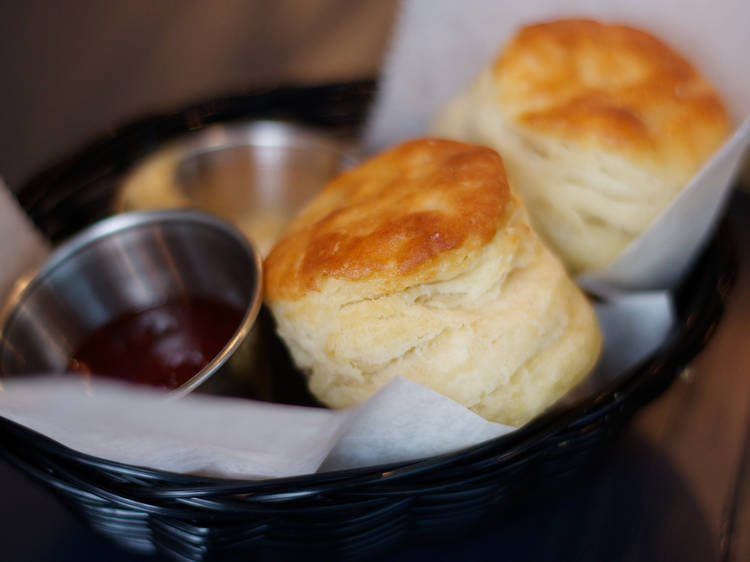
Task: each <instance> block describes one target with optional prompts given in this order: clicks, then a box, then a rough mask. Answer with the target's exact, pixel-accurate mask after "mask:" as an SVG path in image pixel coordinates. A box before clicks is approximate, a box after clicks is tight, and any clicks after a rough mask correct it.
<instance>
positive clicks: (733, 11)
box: [365, 0, 750, 296]
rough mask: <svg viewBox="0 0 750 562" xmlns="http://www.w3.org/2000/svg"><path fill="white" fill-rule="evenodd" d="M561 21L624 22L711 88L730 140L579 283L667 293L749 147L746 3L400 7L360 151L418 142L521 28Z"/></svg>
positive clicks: (446, 2)
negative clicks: (724, 113) (612, 257)
mask: <svg viewBox="0 0 750 562" xmlns="http://www.w3.org/2000/svg"><path fill="white" fill-rule="evenodd" d="M562 17H588V18H594V19H598V20H600V21H609V22H622V23H628V24H631V25H634V26H636V27H639V28H641V29H644V30H646V31H650V32H652V33H653V34H655V35H656V36H658V37H660V38H661V39H663V40H664V41H666V42H667V43H668V44H670V45H672V46H673V47H674V48H676V49H677V50H678V51H679V52H681V53H683V54H684V55H685V56H686V57H687V58H688V59H689V60H690V61H691V62H692V63H693V64H694V65H695V66H696V67H697V68H698V69H699V71H700V72H701V73H702V74H703V75H704V76H706V78H707V79H708V80H709V81H710V82H711V83H713V84H714V85H715V86H716V88H717V89H718V90H719V93H720V94H721V96H722V98H723V99H724V101H725V102H726V104H727V107H728V109H729V111H730V114H731V116H732V119H733V121H734V123H735V130H734V134H733V135H732V137H731V138H730V139H728V140H727V142H726V143H725V144H724V146H723V147H722V148H721V149H720V150H719V151H718V152H717V154H716V155H715V157H714V158H713V159H712V160H711V161H710V162H708V163H707V164H706V165H705V166H704V168H703V169H702V170H701V171H700V172H699V173H698V174H697V175H696V176H695V178H694V179H693V181H692V182H691V183H690V184H689V185H688V186H687V187H686V188H685V189H684V190H683V191H682V193H681V194H680V195H679V196H678V197H677V198H676V199H675V200H674V201H673V203H672V205H671V206H669V207H668V208H667V209H666V210H665V211H664V212H663V214H662V215H661V216H660V217H659V218H657V220H656V221H655V222H654V223H653V224H652V226H651V228H649V230H648V231H647V232H646V233H644V234H643V235H642V236H640V237H639V238H638V239H636V240H634V241H633V242H632V243H631V244H630V245H629V246H628V247H627V248H626V249H625V250H624V252H623V253H622V254H621V255H620V257H619V259H617V260H616V261H615V262H614V263H613V264H611V265H610V266H609V267H607V268H605V269H603V270H600V271H597V272H592V273H590V274H588V275H586V276H585V277H582V278H581V279H579V281H580V282H581V283H582V284H583V285H585V286H587V287H588V288H589V289H591V290H594V291H596V292H599V293H601V294H604V295H609V296H611V295H614V294H622V293H623V292H627V291H633V290H638V291H641V290H659V289H664V288H668V287H671V286H673V285H674V283H675V282H676V281H677V280H678V279H679V278H680V277H681V276H682V275H683V273H684V272H685V271H686V269H687V268H688V267H689V266H690V264H691V262H692V260H693V259H694V258H695V257H696V255H697V253H698V252H699V250H700V248H701V247H702V245H703V244H704V243H705V241H706V237H707V235H708V234H709V233H710V231H711V229H712V227H713V226H714V224H715V222H716V220H717V218H718V217H719V215H720V213H721V209H722V207H723V205H724V204H725V202H726V200H727V197H728V194H729V191H730V188H731V184H732V179H733V178H734V177H735V175H736V173H737V171H738V168H739V164H740V160H741V159H742V157H743V154H744V152H745V151H746V149H747V146H748V144H749V143H750V72H748V71H747V69H748V62H747V57H748V53H750V24H748V22H750V2H747V1H746V0H722V1H720V2H716V1H713V0H658V1H652V0H630V1H628V2H614V1H610V2H606V1H595V0H526V1H524V2H498V1H497V0H462V1H461V2H456V1H454V0H404V2H403V3H402V5H401V10H400V15H399V18H398V21H397V25H396V28H395V32H394V35H393V38H392V42H391V48H390V52H389V55H388V56H387V58H386V62H385V65H384V68H383V70H382V76H381V86H380V92H379V95H378V97H377V100H376V104H375V107H374V108H373V111H372V114H371V119H370V123H369V126H368V129H367V131H366V137H365V145H366V146H367V148H368V150H369V151H376V150H380V149H382V148H385V147H387V146H390V145H393V144H395V143H397V142H400V141H402V140H404V139H406V138H411V137H417V136H423V135H424V134H425V131H427V128H428V125H429V122H430V120H431V119H432V117H433V116H434V115H435V114H436V113H437V112H438V111H439V110H440V109H441V108H443V106H444V105H445V104H446V103H447V102H448V101H449V100H450V99H451V98H452V97H453V96H455V95H456V94H457V93H459V92H460V91H462V90H463V89H465V88H466V87H467V86H468V85H469V84H470V83H471V82H472V81H473V79H474V78H475V77H476V76H477V75H478V74H479V72H480V71H481V70H482V69H483V68H484V67H485V66H486V65H488V64H489V63H490V61H492V59H493V58H494V57H495V55H496V54H497V52H499V50H500V48H501V47H502V45H503V44H504V43H505V42H506V41H508V40H509V39H510V38H511V37H512V35H513V34H514V33H515V32H516V30H518V28H519V27H521V26H523V25H525V24H528V23H533V22H537V21H543V20H549V19H554V18H562Z"/></svg>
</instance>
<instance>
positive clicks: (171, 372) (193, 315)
mask: <svg viewBox="0 0 750 562" xmlns="http://www.w3.org/2000/svg"><path fill="white" fill-rule="evenodd" d="M242 317H243V313H242V312H241V311H239V310H237V309H235V308H233V307H231V306H228V305H226V304H224V303H221V302H219V301H215V300H212V299H208V298H203V297H190V298H187V299H184V300H175V301H170V302H167V303H166V304H163V305H161V306H156V307H154V308H150V309H147V310H143V311H140V312H134V313H128V314H124V315H122V316H119V317H117V318H115V319H114V320H112V321H111V322H109V323H108V324H106V325H104V326H102V327H101V328H99V329H97V330H96V331H95V332H94V333H92V334H90V335H89V336H88V337H87V338H86V339H85V340H84V341H83V343H82V344H81V346H80V348H79V349H78V351H76V352H75V353H74V354H73V357H72V359H71V360H70V363H69V365H68V370H69V371H73V372H79V373H94V374H97V375H104V376H108V377H114V378H118V379H125V380H128V381H130V382H134V383H138V384H147V385H150V386H155V387H159V388H165V389H174V388H177V387H179V386H180V385H182V384H183V383H184V382H186V381H187V380H189V379H190V378H192V377H193V376H194V375H196V374H197V373H198V372H199V371H200V370H201V369H203V367H205V366H206V365H207V364H208V363H209V362H210V361H211V360H212V359H213V358H214V357H215V356H216V355H217V354H218V353H219V352H220V351H221V350H222V349H223V347H224V346H225V345H226V344H227V342H228V341H229V340H230V338H231V337H232V335H233V334H234V333H235V331H236V330H237V328H238V327H239V325H240V323H241V322H242Z"/></svg>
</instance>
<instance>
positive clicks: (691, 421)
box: [0, 0, 750, 562]
mask: <svg viewBox="0 0 750 562" xmlns="http://www.w3.org/2000/svg"><path fill="white" fill-rule="evenodd" d="M393 5H394V2H393V0H389V1H387V2H382V1H378V0H374V1H368V2H357V3H350V2H346V1H343V0H315V1H309V2H294V3H292V2H263V1H256V2H244V3H239V2H229V1H227V2H221V3H208V2H205V3H204V2H200V1H199V0H184V1H179V2H176V1H167V0H165V1H163V2H158V3H146V2H126V1H116V2H106V3H98V2H93V1H92V0H75V1H71V2H65V3H59V4H52V3H47V2H37V1H29V2H25V3H13V4H11V3H10V2H5V3H2V4H0V70H2V73H3V74H2V75H3V90H4V91H3V102H4V103H3V104H2V105H0V123H2V126H1V127H0V148H1V150H0V173H2V174H4V175H5V177H6V178H7V179H8V180H9V183H10V184H11V185H18V184H19V183H20V182H21V181H22V180H23V179H25V178H26V177H28V175H29V174H31V173H32V172H33V171H34V170H35V169H37V168H38V167H39V166H40V165H42V164H43V163H45V162H48V161H50V159H53V158H54V157H56V156H57V155H59V154H62V153H64V152H66V151H67V150H69V149H71V148H72V147H74V146H75V145H77V144H79V143H80V142H81V141H82V140H84V139H86V138H88V137H89V136H91V135H93V134H94V133H97V132H99V131H101V130H103V129H104V128H105V127H107V126H109V125H111V124H113V123H115V122H117V121H121V120H123V119H125V118H130V117H133V116H135V115H137V114H139V113H143V112H148V111H154V110H158V109H163V108H164V107H172V106H174V105H179V104H182V103H185V102H188V101H191V100H195V99H199V98H202V97H206V96H208V95H212V94H216V93H219V92H231V91H239V90H245V89H248V88H249V87H253V86H257V85H259V84H269V83H276V82H279V81H287V82H288V81H295V82H300V81H302V82H321V81H328V80H334V79H351V78H358V77H362V76H368V75H372V74H373V73H374V71H375V68H376V67H377V63H378V59H379V57H380V55H381V53H382V51H383V46H384V44H385V38H386V36H387V32H388V29H389V26H390V20H391V14H392V11H393ZM355 6H356V7H355ZM730 214H731V220H732V222H733V223H734V225H735V227H736V232H737V237H738V241H739V243H738V247H739V249H740V254H741V255H740V263H741V265H740V272H739V276H738V278H737V281H736V284H735V286H734V288H733V291H732V295H731V300H730V304H729V308H728V310H727V312H726V315H725V316H724V318H723V320H722V323H721V325H720V327H719V329H718V331H717V332H716V333H715V335H714V337H713V339H712V340H711V342H710V343H709V345H708V346H707V348H706V349H705V350H704V351H703V353H702V354H701V355H700V356H699V357H698V358H697V360H696V361H695V362H694V364H693V365H692V367H691V369H690V372H689V373H687V374H686V375H685V376H684V377H682V378H680V379H678V380H677V381H676V382H675V383H674V384H673V385H672V387H671V388H670V389H669V390H668V391H667V392H666V393H665V394H664V395H663V396H662V397H661V398H660V399H659V400H657V401H656V402H654V403H653V404H651V405H649V406H648V407H647V408H645V409H644V410H642V411H641V412H640V413H639V414H638V415H637V416H636V418H635V419H634V420H633V422H632V424H631V425H630V427H629V428H628V430H627V431H626V433H625V434H624V436H623V437H622V439H621V440H620V441H619V442H618V443H616V444H615V445H614V446H613V448H612V451H611V453H610V454H609V455H608V456H607V457H606V458H605V459H603V461H602V463H601V465H600V466H598V467H596V469H595V470H594V471H593V472H592V473H591V474H590V475H588V476H587V477H586V478H585V479H579V480H578V481H576V482H574V483H572V484H571V485H570V486H568V487H566V488H565V489H561V490H560V491H559V494H557V495H555V496H554V497H553V498H550V499H549V500H548V501H547V503H545V504H544V505H529V506H526V507H525V508H524V511H523V512H521V513H518V514H515V516H514V518H513V519H511V520H508V519H503V520H495V521H489V522H488V523H487V525H486V527H485V528H482V529H477V531H476V533H475V534H474V535H473V536H471V537H469V538H468V539H466V540H462V541H460V542H457V543H449V544H442V545H435V546H428V547H424V546H423V547H418V548H417V547H406V548H403V549H401V550H400V551H398V552H396V553H393V554H392V556H389V559H392V560H428V559H429V560H453V559H456V558H457V557H458V556H461V557H472V558H474V559H479V560H490V559H493V560H494V559H497V558H499V557H503V558H504V559H507V560H557V561H559V560H582V561H589V560H590V561H595V560H596V561H602V560H608V561H643V560H682V561H696V562H697V561H700V562H705V561H714V560H715V561H737V562H739V561H746V560H750V250H749V249H748V248H750V195H747V194H744V193H740V194H738V195H737V196H736V197H735V198H734V199H733V200H732V204H731V208H730ZM0 243H3V242H2V241H0ZM0 559H1V560H8V561H9V562H15V561H26V560H40V561H66V560H71V561H73V560H75V561H78V562H86V561H94V560H111V561H118V560H121V561H136V560H141V561H145V560H158V558H153V557H142V556H136V555H132V554H129V553H127V552H124V551H121V550H119V549H118V548H117V547H115V546H114V545H112V544H111V543H109V542H107V541H106V540H105V539H102V538H100V537H98V536H97V535H95V534H94V533H93V532H91V531H90V530H88V529H87V528H85V527H83V526H81V525H80V524H78V523H77V522H76V521H75V520H74V519H73V518H72V517H71V516H70V515H69V514H68V512H67V511H66V510H65V509H64V508H63V507H62V506H60V505H59V504H58V503H57V502H56V500H55V499H54V498H53V497H52V496H51V495H50V494H49V493H48V492H46V491H45V490H43V489H42V488H40V487H38V486H36V485H35V484H32V483H31V482H30V481H28V480H27V479H26V478H25V477H24V476H23V475H22V474H20V473H18V472H16V471H15V470H14V469H12V468H10V467H9V466H8V465H6V464H4V463H2V462H0Z"/></svg>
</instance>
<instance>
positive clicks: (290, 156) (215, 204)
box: [117, 121, 356, 255]
mask: <svg viewBox="0 0 750 562" xmlns="http://www.w3.org/2000/svg"><path fill="white" fill-rule="evenodd" d="M355 163H356V158H355V157H354V155H353V151H352V149H351V148H349V147H348V146H347V145H346V144H345V143H343V142H341V141H339V140H336V139H334V138H331V137H329V136H327V135H325V134H323V133H321V132H318V131H316V130H314V129H310V128H307V127H303V126H300V125H297V124H293V123H287V122H282V121H250V122H244V123H230V124H221V125H214V126H212V127H209V128H207V129H205V130H203V131H200V132H196V133H193V134H191V135H189V136H187V137H184V138H182V139H179V140H177V141H175V142H173V143H170V144H168V145H167V146H165V147H163V148H162V149H160V150H159V151H157V152H155V153H154V154H153V155H151V156H150V157H148V158H146V159H145V160H144V161H142V162H141V163H140V164H139V165H138V166H136V168H135V169H134V170H133V171H132V172H131V173H130V174H129V175H128V176H127V177H126V178H125V179H124V181H123V185H122V188H121V191H120V193H119V196H118V203H117V208H118V210H126V211H127V210H137V209H144V208H168V207H193V208H198V209H203V210H206V211H209V212H211V213H213V214H216V215H218V216H220V217H222V218H224V219H226V220H229V221H231V222H233V223H234V224H235V225H237V226H238V227H239V228H240V229H241V230H242V231H243V232H244V233H245V234H246V235H247V236H248V237H249V238H250V239H251V240H253V242H255V244H256V246H257V247H258V248H259V249H260V251H261V254H264V255H265V254H266V253H267V252H268V251H269V250H270V248H271V246H272V245H273V243H274V242H275V240H276V239H277V237H278V236H279V234H280V233H281V231H282V230H283V228H284V226H285V225H286V224H287V223H288V222H289V221H290V220H291V219H292V218H293V217H294V216H295V215H296V214H297V213H298V212H299V211H300V210H301V209H302V208H303V207H304V205H305V204H306V203H307V202H308V201H310V200H311V199H312V198H313V197H314V196H315V195H316V194H317V193H318V192H319V191H320V189H321V188H322V187H323V186H324V185H325V184H326V183H327V182H328V181H329V180H331V179H332V178H333V177H334V176H336V175H337V174H338V173H339V172H341V171H342V170H344V169H346V168H349V167H352V166H353V165H354V164H355Z"/></svg>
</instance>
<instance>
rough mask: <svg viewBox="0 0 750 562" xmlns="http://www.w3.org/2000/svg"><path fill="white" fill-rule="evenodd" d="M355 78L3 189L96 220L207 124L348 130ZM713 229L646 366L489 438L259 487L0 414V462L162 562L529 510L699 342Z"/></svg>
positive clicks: (88, 151)
mask: <svg viewBox="0 0 750 562" xmlns="http://www.w3.org/2000/svg"><path fill="white" fill-rule="evenodd" d="M373 89H374V85H373V83H371V82H362V83H355V84H340V85H330V86H323V87H315V88H285V89H275V90H268V91H262V92H255V93H252V94H249V95H245V96H237V97H232V98H224V99H221V100H215V101H211V102H208V103H202V104H198V105H195V106H192V107H189V108H187V109H185V110H183V111H180V112H177V113H174V114H169V115H161V116H156V117H152V118H148V119H144V120H142V121H139V122H136V123H133V124H130V125H128V126H126V127H124V128H121V129H118V130H115V131H114V132H111V133H109V134H108V135H107V136H106V137H104V138H102V139H100V140H98V141H96V142H94V143H93V144H91V145H89V146H88V147H86V148H85V149H84V150H82V151H81V152H79V153H77V154H75V155H73V156H72V157H71V158H69V159H67V160H65V161H63V162H61V163H59V164H57V165H56V166H53V167H51V168H49V169H48V170H47V171H45V172H43V173H41V174H40V175H38V176H37V177H36V178H34V179H32V180H31V181H30V182H29V183H28V184H27V185H26V186H24V187H23V188H22V189H21V191H20V192H19V194H18V195H19V200H20V202H21V204H22V206H23V207H24V208H25V209H26V210H27V211H28V213H29V215H30V216H31V217H32V219H33V220H34V221H35V222H36V224H37V225H38V226H39V227H40V228H41V229H42V231H43V232H44V233H45V234H46V235H47V236H48V237H49V238H50V239H52V240H60V239H61V238H63V237H65V236H67V235H69V234H71V233H72V232H74V231H76V230H78V229H80V228H82V227H83V226H85V225H86V224H89V223H90V222H93V221H94V220H97V219H99V218H101V217H102V216H104V215H105V214H106V213H107V212H108V209H109V208H110V206H109V202H110V200H111V197H112V195H113V190H114V187H115V186H116V185H117V179H118V177H119V176H120V175H121V173H122V172H123V171H124V170H126V169H127V168H128V166H130V165H131V164H132V163H133V162H134V161H135V160H137V159H138V158H140V157H141V156H142V155H143V154H145V153H146V152H148V151H149V150H151V149H153V148H154V147H156V146H158V145H159V144H161V143H163V142H164V141H166V140H168V139H170V138H172V137H174V136H175V135H179V134H184V133H185V132H188V131H192V130H196V129H200V128H202V127H205V126H206V125H209V124H211V123H215V122H219V121H229V120H235V119H248V118H257V117H263V118H268V117H274V118H284V119H292V120H296V121H300V122H304V123H307V124H311V125H315V126H318V127H323V128H326V129H328V130H329V131H332V132H335V133H338V134H341V135H345V136H351V135H354V134H355V133H356V131H357V128H358V126H359V125H360V124H361V123H362V120H363V117H364V112H365V109H366V107H367V105H368V103H369V101H370V100H371V97H372V93H373ZM732 240H733V239H732V236H731V233H730V232H729V229H728V227H727V226H726V225H723V226H722V227H721V228H720V229H719V231H718V233H717V234H716V235H715V237H714V238H713V240H712V241H711V243H710V244H709V246H708V247H707V249H706V250H705V251H704V253H703V255H702V257H701V258H700V260H698V262H697V263H696V265H695V266H694V268H693V270H692V272H691V273H690V275H688V276H687V277H686V279H684V281H683V282H682V283H681V285H680V286H679V287H678V288H677V290H676V291H675V293H674V302H675V308H676V314H677V323H676V325H675V327H674V328H673V330H672V332H671V334H670V336H669V338H668V339H667V340H666V342H665V343H663V345H661V347H660V348H659V349H658V350H657V351H656V352H654V353H653V354H652V355H651V356H650V357H649V358H648V359H646V360H645V361H643V362H642V363H641V364H639V365H638V366H636V367H635V368H633V369H631V370H630V371H629V372H627V373H623V374H622V375H621V376H620V377H618V378H617V380H615V381H614V382H612V383H611V384H610V386H609V387H608V388H607V389H605V390H604V391H602V392H600V393H598V394H597V395H595V396H589V397H587V398H585V399H582V400H581V401H579V402H578V403H576V404H574V405H568V406H565V407H560V408H557V409H554V410H552V411H549V412H547V413H546V414H544V415H543V416H541V417H539V418H538V419H536V420H534V421H533V422H531V423H529V424H527V425H526V426H524V427H523V428H521V429H519V430H517V431H514V432H512V433H510V434H508V435H505V436H503V437H500V438H497V439H493V440H491V441H488V442H485V443H483V444H480V445H477V446H473V447H470V448H467V449H465V450H462V451H459V452H456V453H453V454H448V455H443V456H440V457H434V458H428V459H424V460H421V461H418V462H409V463H403V464H398V465H392V466H379V467H371V468H364V469H357V470H348V471H340V472H333V473H324V474H313V475H309V476H302V477H295V478H284V479H275V480H264V481H254V482H253V481H233V480H220V479H210V478H202V477H195V476H186V475H178V474H170V473H164V472H160V471H155V470H150V469H144V468H139V467H135V466H128V465H123V464H119V463H115V462H110V461H107V460H103V459H99V458H93V457H90V456H87V455H83V454H81V453H78V452H76V451H73V450H71V449H69V448H67V447H64V446H62V445H60V444H59V443H56V442H54V441H52V440H50V439H48V438H46V437H44V436H42V435H39V434H37V433H34V432H32V431H30V430H28V429H26V428H24V427H21V426H19V425H17V424H14V423H12V422H10V421H8V420H4V419H2V418H0V439H1V440H2V449H1V451H2V454H3V456H4V457H5V458H7V459H8V460H9V461H10V462H11V463H12V464H14V465H15V466H17V467H18V468H19V469H21V470H22V471H24V472H26V473H27V474H29V475H30V476H32V477H33V478H35V479H36V480H38V481H39V482H41V483H43V484H44V485H46V486H48V487H50V488H51V489H52V490H53V491H54V492H55V493H56V494H57V496H58V497H59V498H60V499H61V501H62V502H63V503H65V504H66V505H67V506H68V507H69V508H70V509H71V510H73V511H74V512H75V513H76V514H78V515H79V516H80V517H81V518H82V519H83V520H84V521H86V522H87V523H88V524H89V525H90V526H91V527H93V528H94V529H96V530H98V531H100V532H101V533H103V534H104V535H107V536H109V537H110V538H112V539H114V540H115V541H117V542H119V543H120V544H122V545H125V546H127V547H129V548H131V549H135V550H139V551H143V552H153V551H159V552H162V553H166V554H168V555H170V556H172V557H173V558H175V559H178V560H225V559H233V558H235V557H237V558H240V557H242V558H247V556H248V554H249V553H260V554H263V553H270V554H271V556H273V557H274V559H276V558H284V557H287V556H289V557H296V556H297V555H304V556H306V557H310V556H311V555H313V554H314V553H315V552H316V551H317V552H324V553H325V554H326V556H327V557H331V558H346V559H352V558H361V557H367V556H372V555H374V554H377V553H379V552H383V551H384V550H386V549H388V548H390V547H392V546H393V545H395V544H397V543H399V542H401V541H403V540H407V539H408V540H409V541H432V540H437V539H439V538H445V537H453V536H456V535H457V534H461V533H463V532H465V531H467V530H469V529H471V528H473V527H474V526H475V525H476V524H477V523H478V522H479V521H480V520H482V519H483V518H485V517H486V516H487V515H488V514H490V513H492V512H497V511H506V512H510V511H512V510H513V509H514V507H515V506H517V505H518V504H519V502H533V501H538V500H539V498H541V497H543V496H544V495H545V494H548V493H553V492H554V490H556V489H559V486H560V484H561V481H563V480H564V479H567V478H569V477H570V476H571V475H572V474H575V473H577V472H580V471H581V470H582V469H583V468H585V467H587V466H589V465H591V464H592V463H593V462H594V461H595V460H596V459H597V457H598V455H599V454H600V453H601V451H603V450H604V449H605V448H606V447H607V446H608V445H609V444H610V443H611V442H612V441H613V439H614V438H615V437H616V436H617V434H618V433H619V432H620V430H621V429H622V427H623V426H624V424H625V423H626V422H627V420H628V419H629V418H630V416H631V415H632V414H633V413H634V412H635V411H636V410H637V409H638V408H640V407H641V406H643V405H644V404H646V403H647V402H649V401H650V400H652V399H653V398H655V397H656V396H658V395H659V394H660V393H661V392H662V391H664V390H665V389H666V388H667V386H668V385H669V384H670V383H671V382H672V380H673V379H674V377H675V376H676V375H677V374H678V373H679V372H680V371H681V370H682V369H683V368H684V367H685V366H686V365H687V363H688V362H689V361H690V360H691V359H692V358H693V357H694V356H695V355H696V354H697V353H698V351H699V350H700V349H701V348H702V347H703V345H704V344H705V343H706V342H707V341H708V339H709V338H710V336H711V334H712V333H713V331H714V329H715V327H716V325H717V323H718V321H719V319H720V317H721V314H722V311H723V308H724V304H725V300H726V297H727V293H728V291H729V288H730V286H731V283H732V280H733V276H734V273H735V269H736V267H735V260H734V256H735V252H734V247H733V244H732Z"/></svg>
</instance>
